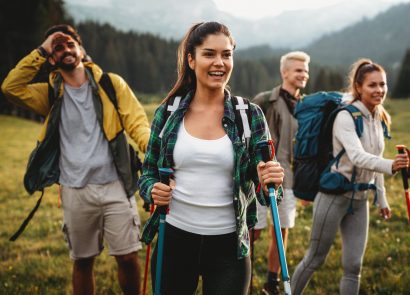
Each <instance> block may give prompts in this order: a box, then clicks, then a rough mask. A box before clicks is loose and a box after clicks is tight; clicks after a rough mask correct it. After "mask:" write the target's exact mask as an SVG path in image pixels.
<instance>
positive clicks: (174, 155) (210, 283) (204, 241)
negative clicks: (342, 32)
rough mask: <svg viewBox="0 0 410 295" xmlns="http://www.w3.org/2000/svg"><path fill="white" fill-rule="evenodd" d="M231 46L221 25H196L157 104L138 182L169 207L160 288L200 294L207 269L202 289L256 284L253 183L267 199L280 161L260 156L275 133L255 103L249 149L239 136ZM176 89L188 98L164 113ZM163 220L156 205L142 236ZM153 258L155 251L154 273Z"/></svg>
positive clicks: (225, 290)
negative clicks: (168, 171) (162, 178)
mask: <svg viewBox="0 0 410 295" xmlns="http://www.w3.org/2000/svg"><path fill="white" fill-rule="evenodd" d="M234 48H235V42H234V40H233V38H232V36H231V33H230V32H229V29H228V28H227V27H226V26H224V25H223V24H220V23H217V22H205V23H198V24H195V25H193V26H192V27H191V28H190V29H189V31H188V32H187V34H186V35H185V37H184V39H183V40H182V42H181V44H180V46H179V50H178V79H177V81H176V83H175V86H174V87H173V89H172V90H171V91H170V93H169V94H168V95H167V97H166V98H165V100H164V102H163V103H162V104H161V105H160V106H159V108H158V109H157V111H156V112H155V117H154V121H153V123H152V127H151V128H152V130H151V137H150V141H149V145H148V149H147V153H146V156H145V160H144V167H143V168H144V172H143V175H142V177H141V178H140V180H139V186H140V194H141V196H142V197H143V198H144V199H145V200H146V201H148V202H151V203H152V202H153V203H154V204H155V205H169V209H170V211H169V214H168V215H167V219H166V222H167V226H166V231H165V242H164V243H165V244H164V254H163V255H164V256H163V266H162V274H163V275H162V282H161V294H162V295H164V294H194V293H195V290H196V288H197V284H198V280H199V277H200V276H202V286H203V294H235V295H237V294H246V292H247V290H248V287H249V283H250V259H249V233H248V227H253V225H254V224H255V221H256V216H255V215H256V212H255V211H256V208H255V206H254V202H255V192H254V185H258V184H259V183H262V187H263V190H261V194H260V195H259V194H258V198H259V199H260V202H261V203H262V204H266V201H265V199H264V196H263V192H265V193H267V188H266V184H267V183H275V184H277V185H280V184H281V183H282V181H283V175H284V174H283V169H282V167H281V166H280V165H279V164H278V163H277V162H273V161H269V162H266V163H263V162H260V161H259V160H258V159H257V157H256V143H257V142H258V141H260V140H266V139H268V136H269V135H268V133H269V131H268V130H267V127H266V126H267V125H266V121H265V117H264V115H263V113H262V111H261V110H260V108H259V107H258V106H256V105H254V104H250V118H251V122H250V128H251V138H250V141H249V147H248V148H247V147H246V144H245V143H244V142H243V141H242V138H240V136H239V135H238V128H237V127H236V125H235V111H234V109H233V105H232V102H231V96H230V93H229V91H227V89H226V86H227V83H228V81H229V78H230V76H231V73H232V69H233V50H234ZM176 96H180V97H181V102H180V103H179V106H178V109H177V110H176V111H175V112H174V113H173V114H172V115H171V116H169V118H168V119H167V101H168V100H169V99H172V98H174V97H176ZM161 131H163V132H161ZM160 134H161V135H160ZM161 167H170V168H173V169H174V171H175V173H174V181H172V182H171V184H170V186H168V185H165V184H162V183H160V182H159V174H158V168H161ZM158 223H159V214H158V212H157V211H156V212H155V213H154V214H153V215H152V217H151V218H150V219H149V221H148V222H147V224H146V225H145V228H144V232H143V236H142V240H143V241H144V242H145V243H150V242H151V241H152V239H153V237H154V236H155V234H156V232H157V230H158ZM155 265H156V250H155V251H154V254H153V259H152V264H151V266H152V267H151V269H152V274H155ZM152 277H153V281H154V280H155V278H154V275H152Z"/></svg>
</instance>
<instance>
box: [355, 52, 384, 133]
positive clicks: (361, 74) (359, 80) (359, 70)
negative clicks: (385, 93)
mask: <svg viewBox="0 0 410 295" xmlns="http://www.w3.org/2000/svg"><path fill="white" fill-rule="evenodd" d="M375 71H376V72H380V73H386V71H385V70H384V68H383V67H382V66H381V65H379V64H377V63H374V62H373V61H372V60H370V59H367V58H361V59H359V60H357V61H356V62H355V63H353V64H352V67H351V71H350V74H349V86H348V91H349V93H350V94H351V95H352V101H351V102H352V103H353V102H354V101H356V100H361V97H360V93H359V92H358V90H357V87H358V86H362V85H363V82H364V79H365V78H366V76H367V74H369V73H372V72H375ZM377 108H378V110H379V114H380V117H381V120H383V121H384V122H385V123H386V125H387V127H388V128H389V130H390V125H391V117H390V115H389V113H388V112H387V111H386V109H385V108H384V107H383V104H379V105H378V106H377Z"/></svg>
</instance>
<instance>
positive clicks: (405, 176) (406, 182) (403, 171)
mask: <svg viewBox="0 0 410 295" xmlns="http://www.w3.org/2000/svg"><path fill="white" fill-rule="evenodd" d="M396 149H397V151H398V152H399V154H404V153H406V152H407V151H406V147H405V146H404V145H396ZM401 178H402V179H403V188H404V197H405V198H406V204H407V217H408V219H409V221H410V196H409V173H408V170H407V169H406V168H402V169H401Z"/></svg>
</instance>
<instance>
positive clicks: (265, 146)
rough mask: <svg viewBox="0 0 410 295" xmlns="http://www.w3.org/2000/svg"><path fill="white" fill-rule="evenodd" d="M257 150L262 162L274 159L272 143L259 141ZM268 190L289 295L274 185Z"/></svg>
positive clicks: (288, 281) (287, 289)
mask: <svg viewBox="0 0 410 295" xmlns="http://www.w3.org/2000/svg"><path fill="white" fill-rule="evenodd" d="M257 148H258V149H259V151H260V154H261V156H262V160H263V161H264V162H268V161H270V160H272V159H273V158H274V156H275V148H274V147H273V144H272V141H267V140H263V141H259V142H258V143H257ZM270 149H271V150H272V152H271V151H270ZM268 190H269V200H270V208H271V213H272V219H273V226H274V229H275V237H276V246H277V247H276V248H278V254H279V262H280V267H281V270H282V281H283V286H284V288H285V294H286V295H291V290H290V277H289V273H288V266H287V264H286V256H285V251H284V247H283V240H282V231H281V226H280V220H279V212H278V204H277V195H276V190H275V185H274V184H273V183H270V184H268Z"/></svg>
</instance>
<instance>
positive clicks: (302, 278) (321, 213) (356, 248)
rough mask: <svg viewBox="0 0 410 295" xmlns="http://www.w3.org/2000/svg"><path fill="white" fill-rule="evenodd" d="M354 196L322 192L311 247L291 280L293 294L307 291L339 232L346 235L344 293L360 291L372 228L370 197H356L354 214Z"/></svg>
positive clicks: (316, 212)
mask: <svg viewBox="0 0 410 295" xmlns="http://www.w3.org/2000/svg"><path fill="white" fill-rule="evenodd" d="M349 203H350V199H348V198H346V197H344V196H340V195H327V194H324V193H318V195H317V196H316V198H315V202H314V206H313V225H312V232H311V236H310V244H309V248H308V250H307V252H306V254H305V257H303V260H302V261H301V262H300V263H299V264H298V266H297V267H296V270H295V273H294V274H293V277H292V281H291V288H292V294H294V295H298V294H301V293H302V292H303V290H304V289H305V287H306V285H307V284H308V282H309V280H310V278H311V277H312V275H313V273H314V272H315V271H316V270H317V269H318V268H319V267H320V266H321V265H322V264H323V263H324V262H325V259H326V256H327V254H328V253H329V250H330V247H331V246H332V244H333V241H334V239H335V236H336V233H337V231H338V229H339V228H340V232H341V236H342V265H343V277H342V279H341V281H340V294H342V295H344V294H349V295H352V294H358V293H359V286H360V271H361V268H362V261H363V255H364V251H365V248H366V243H367V233H368V229H369V205H368V201H367V200H354V201H353V209H354V214H353V215H352V214H349V213H347V209H348V207H349Z"/></svg>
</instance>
